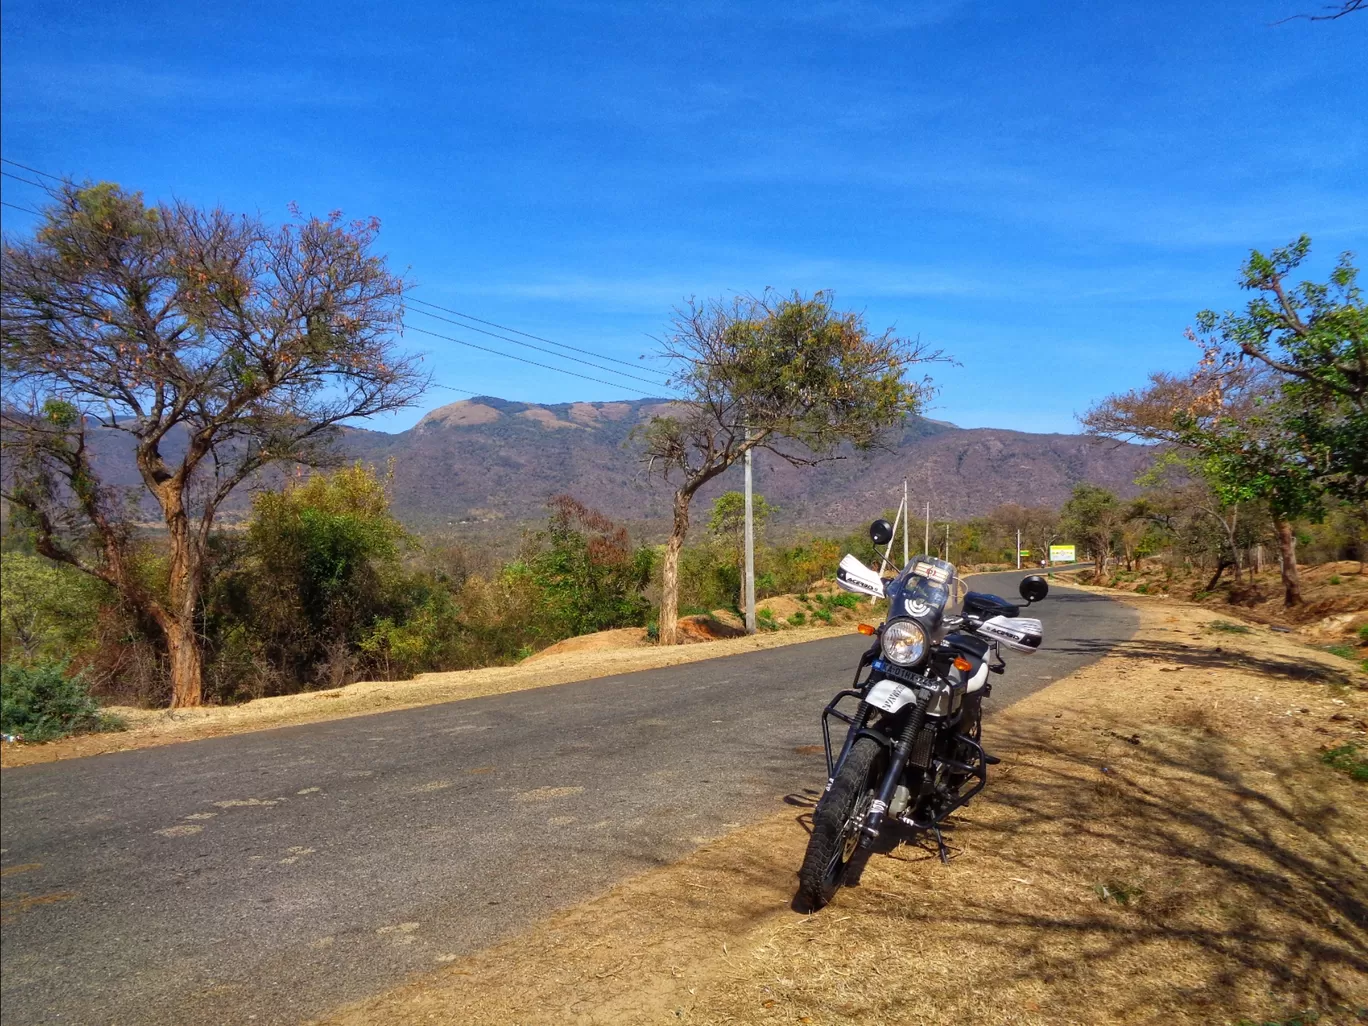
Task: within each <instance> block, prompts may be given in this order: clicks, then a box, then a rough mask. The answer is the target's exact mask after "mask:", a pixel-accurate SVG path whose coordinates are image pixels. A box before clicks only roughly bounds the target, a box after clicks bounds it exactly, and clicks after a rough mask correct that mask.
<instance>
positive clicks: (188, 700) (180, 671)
mask: <svg viewBox="0 0 1368 1026" xmlns="http://www.w3.org/2000/svg"><path fill="white" fill-rule="evenodd" d="M162 631H163V633H164V634H165V635H166V649H167V652H168V653H169V654H170V656H171V708H172V709H185V708H189V707H192V706H197V705H199V704H200V701H201V699H202V697H203V695H202V693H201V683H202V680H203V674H204V656H203V654H202V653H201V652H200V642H199V637H198V635H196V634H195V625H194V623H193V621H192V622H191V623H189V624H181V623H178V622H176V621H169V622H168V625H167V626H166V627H163V629H162Z"/></svg>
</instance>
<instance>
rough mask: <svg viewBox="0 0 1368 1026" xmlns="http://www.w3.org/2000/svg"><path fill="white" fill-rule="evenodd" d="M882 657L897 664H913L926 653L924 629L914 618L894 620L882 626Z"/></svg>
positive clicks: (920, 659)
mask: <svg viewBox="0 0 1368 1026" xmlns="http://www.w3.org/2000/svg"><path fill="white" fill-rule="evenodd" d="M881 644H882V646H883V654H884V658H885V659H887V660H888V661H889V662H890V663H897V664H898V665H899V666H915V665H916V664H917V663H919V662H921V661H922V657H923V656H925V655H926V631H925V630H923V629H922V625H921V624H919V623H917V621H916V620H894V621H893V622H892V623H890V624H889V625H888V626H887V627H885V628H884V632H883V640H882V642H881Z"/></svg>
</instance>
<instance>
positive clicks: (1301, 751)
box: [323, 602, 1368, 1026]
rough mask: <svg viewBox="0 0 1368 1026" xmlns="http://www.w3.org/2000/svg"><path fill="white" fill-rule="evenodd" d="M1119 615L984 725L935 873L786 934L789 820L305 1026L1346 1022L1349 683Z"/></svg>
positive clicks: (1364, 983)
mask: <svg viewBox="0 0 1368 1026" xmlns="http://www.w3.org/2000/svg"><path fill="white" fill-rule="evenodd" d="M1138 606H1139V609H1140V612H1141V618H1142V627H1141V630H1140V631H1139V633H1138V634H1137V635H1136V637H1135V639H1134V640H1133V641H1131V642H1130V643H1128V644H1126V645H1124V646H1121V648H1120V650H1119V651H1117V652H1116V653H1114V654H1112V655H1109V656H1107V657H1106V658H1104V659H1103V660H1101V661H1100V662H1098V663H1096V664H1094V665H1093V666H1091V667H1089V668H1087V669H1085V670H1083V671H1080V672H1079V673H1077V674H1075V675H1073V676H1072V677H1070V678H1068V679H1066V680H1064V681H1061V682H1059V683H1057V684H1055V685H1053V686H1052V687H1050V688H1049V689H1047V690H1045V691H1043V692H1040V693H1038V694H1037V695H1034V696H1032V697H1031V698H1029V699H1027V700H1025V701H1024V702H1022V703H1020V704H1018V705H1017V706H1014V707H1013V708H1012V709H1010V710H1008V711H1006V712H1004V713H1002V714H1001V715H998V716H996V717H995V718H994V719H992V720H991V721H990V723H989V725H988V727H987V729H986V734H987V738H988V744H989V747H990V748H991V749H993V750H995V751H996V752H997V753H998V754H1000V755H1002V756H1003V764H1002V766H1001V767H999V772H997V773H996V775H995V778H994V779H993V780H992V782H991V784H990V786H989V789H988V790H987V791H986V792H984V794H983V795H982V796H980V798H979V799H978V800H976V802H975V803H974V804H973V805H971V806H970V807H969V808H968V809H967V810H964V811H962V812H961V813H959V814H957V815H956V816H955V817H954V819H953V821H952V822H953V823H954V828H953V830H952V831H950V833H949V840H950V842H951V844H952V846H953V847H954V849H955V858H954V860H953V861H952V863H951V864H950V865H949V866H942V865H941V864H940V863H939V862H938V861H936V860H935V858H934V855H933V854H932V853H931V851H930V850H928V849H926V848H922V847H916V846H910V847H901V848H897V849H896V850H894V851H892V852H889V853H880V854H877V855H875V856H874V857H873V858H872V859H871V860H870V862H869V864H868V866H867V867H866V869H865V871H864V873H863V875H862V878H861V880H860V881H859V885H858V886H854V887H849V888H847V889H845V890H843V891H842V892H841V893H840V894H839V895H838V897H837V900H836V902H835V904H834V905H832V906H831V907H830V908H828V909H826V910H824V911H822V912H820V913H817V914H816V915H802V914H799V913H797V912H795V911H793V910H792V909H791V908H790V901H791V899H792V897H793V890H794V885H795V882H796V881H795V876H794V873H795V870H796V868H797V866H798V864H799V861H800V859H801V856H802V851H803V847H804V845H805V843H806V833H805V830H804V826H805V824H806V822H807V817H808V815H810V812H809V811H805V810H795V809H794V808H792V807H790V808H789V809H788V811H787V812H784V813H781V814H776V815H775V816H773V817H771V818H769V819H768V820H766V821H764V822H762V823H760V824H758V825H756V826H753V827H748V828H745V829H742V830H739V831H736V832H734V833H732V834H730V835H728V836H727V837H725V838H723V839H721V840H720V841H717V842H715V843H713V844H712V845H710V846H708V847H706V848H703V849H701V850H700V851H698V852H696V853H695V854H693V855H692V856H690V857H689V858H687V859H685V860H684V861H683V862H681V863H679V864H677V865H674V866H671V867H667V868H664V869H661V870H657V871H653V872H649V873H646V874H643V875H641V876H638V877H636V878H633V879H631V880H629V881H627V882H625V883H623V884H621V885H620V886H618V887H616V888H614V889H613V890H612V891H610V892H608V893H607V894H605V895H603V896H601V897H599V898H597V899H594V900H591V901H588V902H586V903H584V904H582V905H580V906H578V907H576V908H574V909H570V910H568V911H566V912H563V913H560V914H558V915H556V916H554V917H553V918H551V919H550V920H549V921H547V922H546V923H545V924H543V925H541V926H539V927H537V928H535V929H533V930H531V931H529V932H527V933H525V934H523V935H521V936H518V937H515V938H513V939H511V940H509V941H507V942H505V943H503V944H501V945H499V946H497V947H495V948H492V949H489V950H487V951H485V952H482V953H480V954H477V955H474V956H472V957H468V958H464V959H461V960H459V961H456V962H453V963H451V964H450V965H449V966H448V967H446V968H445V969H443V970H441V971H438V972H436V973H434V974H432V975H431V976H429V977H426V978H421V979H415V980H413V981H411V982H410V983H408V984H407V985H405V986H402V987H400V988H398V989H396V990H395V991H393V992H391V993H388V994H384V995H380V996H378V997H376V998H373V999H371V1000H369V1001H366V1002H363V1003H360V1004H358V1005H354V1006H350V1007H347V1008H344V1009H340V1010H338V1011H337V1012H336V1013H334V1014H333V1015H331V1016H329V1017H327V1018H326V1019H325V1020H323V1021H324V1022H326V1023H329V1024H333V1026H362V1024H367V1026H369V1024H380V1023H386V1024H389V1023H394V1024H409V1023H446V1024H457V1023H460V1024H482V1026H511V1024H515V1023H517V1024H522V1026H531V1024H542V1023H545V1024H552V1023H555V1024H561V1023H569V1024H629V1023H630V1024H636V1023H709V1024H712V1023H717V1024H721V1023H794V1022H798V1023H830V1024H835V1023H856V1024H868V1026H875V1024H880V1026H881V1024H886V1023H933V1024H934V1023H946V1024H950V1023H955V1024H964V1023H992V1024H1023V1026H1025V1024H1031V1026H1034V1024H1060V1023H1065V1024H1074V1023H1076V1024H1098V1023H1156V1024H1157V1023H1164V1024H1189V1023H1190V1024H1199V1023H1200V1024H1203V1026H1207V1024H1218V1023H1234V1022H1237V1021H1239V1020H1241V1019H1251V1020H1255V1021H1258V1022H1261V1023H1262V1022H1265V1021H1268V1020H1275V1021H1283V1020H1285V1019H1287V1018H1288V1017H1289V1016H1291V1015H1293V1014H1295V1013H1297V1012H1298V1011H1300V1010H1303V1009H1307V1008H1314V1009H1315V1010H1317V1011H1318V1012H1319V1014H1320V1016H1321V1018H1320V1019H1319V1022H1320V1023H1322V1024H1324V1023H1341V1022H1342V1023H1348V1022H1351V1021H1361V1020H1360V1019H1358V1018H1357V1016H1358V1015H1360V1014H1362V1015H1368V1011H1363V1010H1364V1009H1368V788H1365V786H1364V785H1363V784H1361V783H1355V782H1353V781H1352V780H1350V779H1349V778H1348V777H1346V776H1344V775H1342V774H1339V773H1337V772H1335V771H1334V770H1332V769H1331V768H1330V767H1328V766H1326V765H1325V764H1323V763H1322V762H1321V760H1320V758H1319V750H1320V749H1321V748H1323V747H1326V746H1330V745H1335V744H1339V743H1342V742H1344V741H1346V740H1351V739H1357V740H1358V741H1360V742H1363V743H1368V742H1366V741H1365V738H1368V722H1366V721H1368V692H1365V691H1364V690H1363V689H1364V687H1365V686H1368V681H1365V679H1364V678H1363V676H1362V675H1361V674H1356V673H1355V672H1354V671H1353V670H1352V669H1351V668H1350V667H1348V666H1347V665H1346V664H1345V663H1344V661H1342V660H1336V659H1335V658H1334V657H1331V656H1326V655H1323V654H1319V653H1315V652H1311V651H1309V650H1307V649H1305V648H1303V647H1300V646H1297V645H1295V644H1294V643H1293V642H1291V641H1290V640H1288V639H1287V638H1286V637H1284V636H1279V635H1276V634H1271V633H1269V632H1266V631H1262V630H1258V631H1256V632H1254V633H1251V634H1230V633H1227V632H1223V631H1220V630H1213V629H1212V628H1211V627H1210V624H1211V622H1212V621H1213V620H1216V619H1219V618H1218V617H1216V616H1214V615H1213V614H1212V613H1210V612H1209V611H1205V610H1196V609H1191V608H1179V607H1171V606H1163V605H1159V604H1155V603H1149V602H1145V603H1139V604H1138ZM804 783H807V784H813V783H816V781H795V787H798V785H801V784H804ZM811 796H812V793H811V792H810V791H808V792H802V791H801V790H799V791H798V792H796V793H795V794H793V795H790V796H788V800H789V802H790V803H798V804H800V805H801V804H804V803H807V804H810V801H811ZM776 807H777V808H782V806H779V805H778V803H777V802H776Z"/></svg>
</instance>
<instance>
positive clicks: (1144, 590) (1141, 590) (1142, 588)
mask: <svg viewBox="0 0 1368 1026" xmlns="http://www.w3.org/2000/svg"><path fill="white" fill-rule="evenodd" d="M1135 593H1136V594H1137V595H1148V594H1149V585H1148V584H1137V585H1136V586H1135Z"/></svg>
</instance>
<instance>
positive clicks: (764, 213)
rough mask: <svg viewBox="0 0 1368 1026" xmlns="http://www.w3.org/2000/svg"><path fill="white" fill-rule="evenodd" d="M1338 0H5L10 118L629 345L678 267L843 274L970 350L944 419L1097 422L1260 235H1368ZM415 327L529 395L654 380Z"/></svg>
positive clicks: (683, 291) (791, 282)
mask: <svg viewBox="0 0 1368 1026" xmlns="http://www.w3.org/2000/svg"><path fill="white" fill-rule="evenodd" d="M1321 2H1325V0H1250V2H1242V3H1221V4H1196V3H1191V2H1158V3H1143V4H1137V3H1132V4H1112V3H1050V4H1045V3H1012V4H1007V3H1001V4H983V3H969V2H961V0H927V2H924V3H905V4H897V3H891V2H881V3H876V2H868V0H853V2H850V3H836V2H819V0H787V2H782V3H775V4H758V3H757V4H745V3H720V2H712V0H694V2H692V3H688V4H679V5H677V6H667V5H659V4H648V3H644V2H640V3H604V2H593V0H586V2H565V3H555V2H546V3H536V4H519V3H511V2H498V3H491V4H475V3H428V2H425V0H412V2H410V3H407V4H365V5H359V4H358V5H351V4H347V3H327V4H322V3H299V4H280V3H275V4H260V3H250V2H248V3H236V4H216V5H208V4H196V3H183V2H181V3H174V4H172V3H165V4H161V3H143V4H137V5H132V4H127V3H118V2H110V0H104V2H101V3H90V2H75V3H64V4H60V5H59V4H57V3H54V2H51V0H49V2H46V3H35V2H32V0H6V2H5V4H4V7H3V12H2V13H0V29H2V30H3V37H2V38H3V64H2V65H0V86H3V91H0V117H2V118H3V120H0V145H2V146H3V151H4V155H5V156H6V157H8V158H9V159H11V160H16V161H20V162H22V163H25V164H29V165H32V166H34V167H37V168H40V169H43V170H46V171H52V172H56V173H65V174H71V175H74V176H76V177H78V178H82V177H89V178H92V179H107V180H114V181H118V182H120V183H122V184H124V185H125V186H128V187H134V188H139V189H141V190H143V191H144V193H145V194H146V195H147V196H148V197H151V198H169V197H171V196H178V197H181V198H183V199H188V200H192V201H195V202H199V203H205V204H210V203H222V204H224V205H226V206H228V207H231V208H235V209H247V210H257V211H260V212H262V213H263V214H265V215H267V216H269V217H272V218H278V219H284V218H285V217H286V216H287V214H286V207H287V204H289V203H290V202H291V201H295V202H298V203H299V204H300V205H301V206H302V207H303V208H304V209H305V210H307V211H313V212H319V213H323V212H326V211H328V210H331V209H333V208H341V209H343V210H345V211H346V212H347V213H348V214H349V215H358V216H359V215H372V214H373V215H375V216H378V217H379V218H380V219H381V221H382V223H383V226H384V227H383V231H382V235H381V246H382V248H383V249H384V250H385V251H387V252H388V253H389V255H390V257H391V260H392V261H393V263H394V264H395V265H396V266H398V267H400V268H404V267H407V268H410V269H411V270H410V274H411V277H412V279H413V280H414V281H415V283H416V285H417V288H416V289H415V291H414V293H413V295H414V296H415V297H418V298H422V299H426V300H428V301H430V302H434V303H438V304H442V305H444V306H450V307H453V308H455V309H458V310H461V311H463V312H466V313H469V314H473V315H475V316H477V317H482V318H485V319H486V320H490V321H496V322H499V323H502V324H507V325H510V326H512V327H515V328H519V329H521V330H523V331H527V332H531V333H533V334H537V335H543V336H546V337H548V338H551V339H554V340H557V341H562V342H566V343H569V344H572V345H577V346H581V347H583V348H586V349H591V350H594V351H597V352H602V353H605V354H609V355H612V356H614V357H617V358H620V359H628V360H634V359H635V358H636V357H637V356H638V355H639V354H641V353H642V352H646V351H649V350H650V349H651V347H652V341H651V336H652V335H655V334H659V333H660V332H661V331H662V329H663V328H664V327H665V325H666V323H667V321H668V316H669V312H670V309H671V308H672V307H673V306H675V305H677V304H678V303H679V302H680V301H681V299H683V298H684V297H686V296H689V295H697V296H700V297H704V296H714V295H719V294H723V293H725V292H729V291H755V290H760V289H763V288H765V287H766V286H774V287H776V288H779V289H783V290H789V289H801V290H804V291H811V290H814V289H818V288H830V289H834V290H835V291H836V294H837V299H838V302H839V303H840V305H842V306H845V307H850V308H855V309H860V310H863V311H865V313H866V314H867V316H868V318H869V321H870V323H871V324H872V325H873V326H874V327H876V328H883V327H885V326H889V325H893V326H895V327H896V328H897V329H898V331H899V332H900V333H902V334H905V335H919V336H920V337H921V338H922V339H923V340H924V341H926V342H928V343H930V344H932V345H935V346H938V347H941V348H944V349H945V350H946V351H947V352H948V353H950V354H951V355H953V356H954V357H955V358H956V359H957V360H958V361H959V363H960V366H958V367H945V366H936V367H933V368H932V373H933V376H934V377H935V378H936V380H937V381H938V382H939V384H940V385H941V392H940V394H939V396H938V397H937V399H936V400H935V403H934V408H933V409H932V410H930V411H929V412H930V415H932V416H935V417H938V418H941V419H945V420H951V421H954V422H956V423H959V424H963V425H965V426H994V427H1010V428H1018V429H1024V430H1041V431H1048V430H1055V431H1075V430H1077V425H1076V422H1075V420H1074V415H1075V413H1079V412H1082V411H1083V410H1084V409H1086V408H1087V406H1088V405H1089V404H1090V403H1091V402H1092V401H1093V400H1094V399H1096V398H1098V397H1100V396H1102V395H1104V394H1106V393H1108V392H1111V391H1116V390H1120V389H1124V388H1128V387H1131V386H1133V385H1135V384H1138V383H1140V382H1142V381H1143V378H1144V375H1145V374H1146V373H1147V372H1148V371H1150V370H1155V369H1161V368H1162V369H1172V370H1177V369H1181V368H1184V367H1187V366H1188V365H1190V364H1191V363H1192V362H1193V358H1194V355H1195V354H1194V350H1193V348H1192V346H1191V344H1190V343H1189V342H1187V341H1186V340H1185V339H1184V338H1183V329H1184V328H1185V327H1186V326H1187V325H1188V324H1190V323H1191V321H1192V316H1193V313H1194V312H1195V311H1196V310H1198V309H1201V308H1203V307H1206V306H1216V307H1228V306H1232V305H1235V304H1238V303H1239V302H1240V294H1239V293H1238V291H1237V290H1236V289H1235V287H1234V278H1235V274H1236V269H1237V267H1238V265H1239V263H1240V261H1241V260H1242V259H1243V257H1244V256H1245V254H1246V253H1247V251H1248V250H1249V249H1250V248H1251V247H1260V248H1267V247H1270V246H1274V245H1278V244H1282V243H1285V242H1287V241H1289V240H1290V239H1292V238H1294V237H1295V236H1296V235H1297V234H1298V233H1300V232H1302V231H1305V232H1308V233H1310V234H1311V236H1312V237H1313V239H1314V240H1315V250H1314V251H1313V265H1314V266H1313V267H1312V268H1311V271H1312V273H1313V274H1315V275H1323V273H1324V271H1325V269H1326V268H1328V266H1329V265H1330V263H1331V262H1332V261H1333V259H1334V257H1335V255H1336V254H1338V253H1339V252H1340V251H1341V250H1344V249H1352V250H1355V251H1357V252H1358V253H1359V254H1360V257H1361V261H1360V262H1363V261H1364V260H1368V189H1365V187H1364V186H1365V181H1368V116H1366V115H1365V111H1366V110H1368V106H1365V102H1364V93H1365V77H1366V76H1365V73H1364V68H1365V66H1368V13H1363V14H1357V15H1351V16H1349V17H1346V18H1343V19H1340V20H1339V21H1334V22H1319V23H1310V22H1306V21H1293V22H1289V23H1286V24H1273V23H1274V22H1275V21H1276V20H1277V19H1279V18H1282V17H1285V16H1287V15H1290V14H1295V13H1297V12H1299V11H1305V10H1310V9H1314V8H1315V7H1316V6H1318V5H1319V4H1320V3H1321ZM6 169H7V170H9V171H11V172H17V169H16V168H14V167H10V166H7V168H6ZM17 173H22V172H17ZM3 194H4V198H5V201H6V202H9V203H17V204H21V205H32V204H34V203H36V202H40V201H41V199H42V197H41V194H39V193H38V192H37V190H34V189H33V188H32V187H30V186H27V185H24V184H23V183H20V182H16V181H14V180H13V179H9V178H6V179H4V180H3ZM3 215H4V216H3V220H4V225H5V228H6V230H7V231H11V232H14V231H23V230H24V229H25V228H26V227H27V225H28V223H29V222H30V221H31V220H32V219H31V218H30V217H29V216H28V215H26V214H23V213H21V212H17V211H15V210H12V209H9V208H4V209H3ZM410 320H411V323H412V324H413V325H414V326H422V327H428V328H431V329H432V330H436V331H439V332H442V333H451V334H454V335H458V336H460V337H463V338H467V339H469V340H471V341H476V342H479V341H482V339H481V336H479V335H477V334H474V333H472V332H468V331H460V330H457V329H455V328H452V327H451V326H450V325H443V324H441V323H438V322H432V321H430V320H428V319H427V318H426V317H423V316H421V315H417V314H415V315H413V316H412V317H411V318H410ZM406 343H407V344H409V345H411V346H412V347H413V348H415V349H419V350H422V351H424V352H427V353H428V354H429V356H428V361H429V365H430V366H431V368H432V370H433V371H434V373H435V375H436V379H437V380H438V381H440V382H443V383H445V384H448V385H450V386H453V387H456V388H462V389H466V390H470V391H474V392H483V393H488V394H493V395H499V396H502V397H505V398H510V399H521V400H527V401H533V402H565V401H571V400H578V399H611V398H631V397H634V396H636V395H637V394H638V393H636V392H634V391H632V390H631V388H632V386H636V385H638V384H640V383H639V382H632V381H624V382H623V385H622V386H621V387H618V386H608V385H603V384H598V383H595V382H589V381H584V380H580V379H576V378H573V377H567V376H564V375H561V374H558V373H554V372H551V371H543V370H539V369H536V368H533V367H528V366H526V365H523V364H518V363H512V362H510V361H507V360H503V359H501V358H499V357H497V356H493V355H487V354H484V353H479V352H476V351H473V350H468V349H463V348H462V347H460V346H455V345H450V344H447V343H442V342H439V341H438V340H435V339H432V338H430V337H427V336H423V335H420V334H417V333H410V334H409V335H408V336H407V337H406ZM492 344H493V345H494V346H502V347H503V348H507V349H512V348H513V347H510V346H507V345H506V344H505V343H501V342H497V341H495V342H493V343H492ZM523 355H526V356H528V357H530V358H532V359H536V360H542V359H543V357H542V356H540V355H539V354H536V353H530V352H525V351H524V352H523ZM548 362H551V361H548ZM563 366H565V367H566V368H567V369H574V370H578V371H580V372H582V373H587V374H589V375H592V376H595V377H605V375H603V374H601V373H600V372H598V371H594V370H589V369H586V368H584V367H577V366H576V365H574V364H563ZM641 387H642V388H643V389H644V390H646V391H651V389H649V388H647V387H646V386H644V385H643V386H641ZM455 398H459V394H457V393H452V392H445V391H442V390H440V389H434V390H433V391H432V392H431V393H430V394H429V396H428V397H427V400H426V401H425V408H430V407H433V406H438V405H441V404H443V403H445V402H449V401H451V400H452V399H455ZM421 413H422V410H421V409H418V410H413V411H408V412H406V413H404V414H402V415H399V416H396V417H394V418H390V419H388V420H387V421H386V422H385V423H384V424H382V425H376V426H383V427H386V428H388V429H396V428H401V427H406V426H408V425H410V424H412V423H413V422H414V421H416V420H417V419H418V417H419V416H421Z"/></svg>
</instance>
